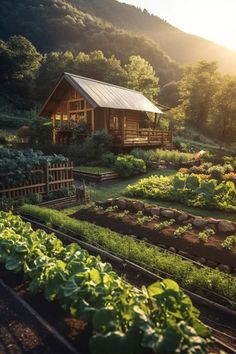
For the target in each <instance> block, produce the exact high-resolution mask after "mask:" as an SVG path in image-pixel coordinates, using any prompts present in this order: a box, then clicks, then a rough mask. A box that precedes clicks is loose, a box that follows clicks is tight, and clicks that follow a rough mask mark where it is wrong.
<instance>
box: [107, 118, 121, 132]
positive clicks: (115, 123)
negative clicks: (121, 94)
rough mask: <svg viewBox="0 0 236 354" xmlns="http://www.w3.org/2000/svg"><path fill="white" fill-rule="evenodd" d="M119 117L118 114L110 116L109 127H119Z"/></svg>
mask: <svg viewBox="0 0 236 354" xmlns="http://www.w3.org/2000/svg"><path fill="white" fill-rule="evenodd" d="M119 122H120V120H119V117H118V116H112V117H110V121H109V127H110V129H119V128H120V127H119V125H120V124H119Z"/></svg>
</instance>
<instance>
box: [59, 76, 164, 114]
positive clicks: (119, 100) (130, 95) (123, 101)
mask: <svg viewBox="0 0 236 354" xmlns="http://www.w3.org/2000/svg"><path fill="white" fill-rule="evenodd" d="M64 77H65V78H66V79H67V80H68V81H69V82H71V83H72V82H73V86H74V88H75V89H76V88H77V89H78V91H80V92H81V93H82V94H83V95H84V96H87V99H88V100H90V101H91V100H92V101H93V102H91V104H92V106H95V107H102V108H114V109H131V110H135V111H143V112H153V113H159V114H162V111H161V110H160V109H159V108H157V107H156V106H155V105H154V104H153V103H152V102H151V101H150V100H149V99H147V98H146V97H145V96H144V95H143V94H142V93H140V92H137V91H134V90H130V89H127V88H125V87H121V86H116V85H112V84H109V83H106V82H101V81H97V80H93V79H89V78H86V77H82V76H77V75H74V74H69V73H64ZM95 107H94V108H95Z"/></svg>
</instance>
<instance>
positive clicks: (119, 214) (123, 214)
mask: <svg viewBox="0 0 236 354" xmlns="http://www.w3.org/2000/svg"><path fill="white" fill-rule="evenodd" d="M129 213H130V211H129V210H124V211H122V212H120V213H118V214H117V216H118V218H120V219H122V218H123V217H124V216H127V215H129Z"/></svg>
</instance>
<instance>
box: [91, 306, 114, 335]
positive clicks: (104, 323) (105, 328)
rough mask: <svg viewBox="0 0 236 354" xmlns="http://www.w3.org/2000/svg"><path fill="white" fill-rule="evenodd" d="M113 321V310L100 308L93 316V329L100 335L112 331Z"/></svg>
mask: <svg viewBox="0 0 236 354" xmlns="http://www.w3.org/2000/svg"><path fill="white" fill-rule="evenodd" d="M115 319H116V314H115V311H114V309H107V308H102V309H100V310H97V311H96V312H95V314H94V316H93V327H94V329H95V331H97V332H100V333H106V332H109V331H112V330H114V329H115Z"/></svg>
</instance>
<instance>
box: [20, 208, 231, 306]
mask: <svg viewBox="0 0 236 354" xmlns="http://www.w3.org/2000/svg"><path fill="white" fill-rule="evenodd" d="M21 213H22V214H25V215H29V216H31V217H35V218H38V219H39V220H41V221H42V222H45V223H47V224H48V223H49V224H52V225H55V226H57V227H59V228H61V229H62V230H66V231H67V232H72V233H73V234H78V235H81V236H83V237H84V238H85V239H86V240H87V241H88V242H89V243H91V244H96V245H99V246H100V247H102V248H104V249H106V250H108V251H110V252H113V253H114V254H116V255H120V256H121V257H123V258H125V259H129V260H132V261H134V262H136V263H139V264H142V265H143V266H144V267H147V268H148V269H151V270H152V271H154V272H156V273H158V272H162V273H161V274H164V273H166V274H168V276H171V277H172V278H173V279H175V280H176V281H178V282H179V284H180V285H181V286H183V287H184V288H186V289H189V290H192V291H194V292H196V293H198V294H200V295H203V296H211V295H207V294H208V290H209V291H214V292H215V293H216V294H218V295H221V296H224V297H226V298H228V299H230V300H231V301H232V302H233V301H236V278H235V277H233V276H230V275H228V274H227V275H226V274H225V273H223V272H220V271H219V270H217V269H210V268H198V267H197V266H196V265H195V264H193V263H192V262H191V261H187V260H182V259H180V257H178V256H176V255H171V254H169V253H167V252H163V251H161V250H159V249H158V247H156V246H152V245H147V244H146V243H144V242H140V241H137V240H135V239H134V238H133V237H132V236H127V235H126V236H124V235H121V234H119V233H117V232H114V231H111V230H109V229H107V228H103V227H101V226H98V225H94V224H91V223H89V222H86V221H81V220H76V219H73V218H70V217H68V216H66V215H65V214H63V213H61V212H60V211H56V210H52V209H48V208H42V207H39V206H35V205H24V206H23V207H21Z"/></svg>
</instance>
